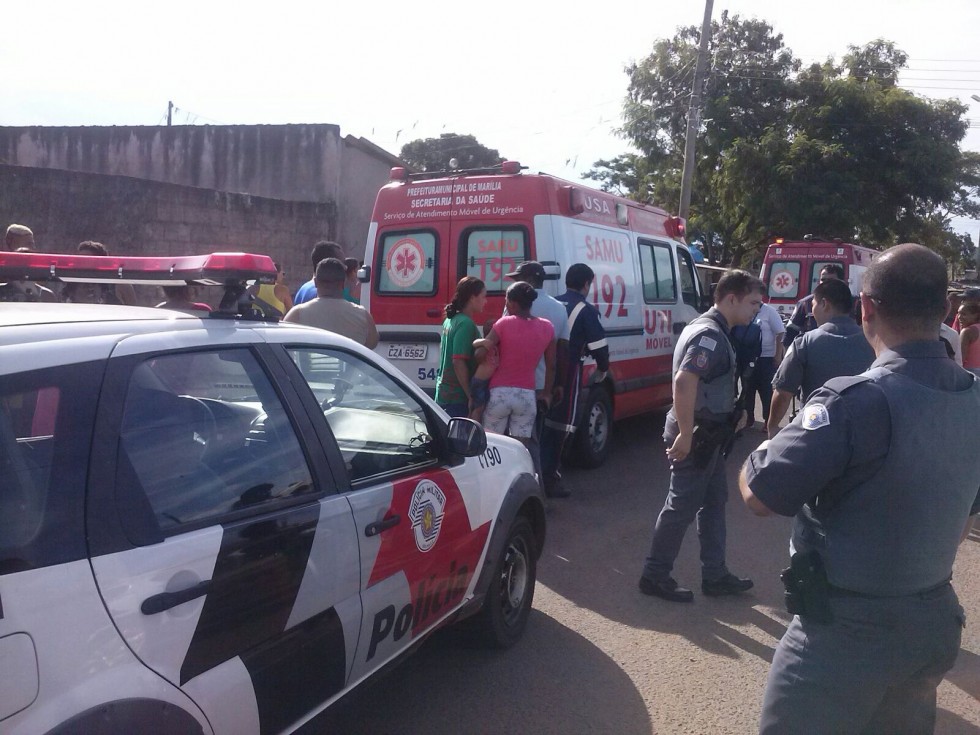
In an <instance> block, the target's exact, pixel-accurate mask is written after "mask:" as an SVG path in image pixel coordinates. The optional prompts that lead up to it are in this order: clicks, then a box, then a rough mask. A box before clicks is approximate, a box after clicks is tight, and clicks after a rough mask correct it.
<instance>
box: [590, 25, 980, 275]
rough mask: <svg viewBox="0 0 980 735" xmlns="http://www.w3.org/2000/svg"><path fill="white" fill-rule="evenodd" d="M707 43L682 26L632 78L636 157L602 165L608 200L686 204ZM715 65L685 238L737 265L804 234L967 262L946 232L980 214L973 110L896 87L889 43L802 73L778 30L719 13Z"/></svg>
mask: <svg viewBox="0 0 980 735" xmlns="http://www.w3.org/2000/svg"><path fill="white" fill-rule="evenodd" d="M698 36H699V31H698V29H697V28H695V27H693V26H692V27H688V28H681V29H680V30H679V31H678V33H677V34H676V35H675V36H674V37H673V38H671V39H667V40H660V41H658V42H657V43H656V44H655V45H654V50H653V53H651V54H650V56H648V57H647V58H645V59H643V60H641V61H640V62H637V63H634V64H631V65H629V66H627V67H626V73H627V75H628V77H629V83H628V88H627V98H626V101H625V103H624V106H623V127H622V128H621V133H622V135H623V136H624V137H625V138H626V140H628V141H629V142H630V143H631V144H632V145H633V146H634V147H635V148H636V150H637V151H638V153H635V154H634V153H630V154H624V155H622V156H619V157H617V158H615V159H612V160H604V161H597V162H596V163H595V164H594V166H593V169H592V170H591V171H589V172H588V173H587V174H586V175H587V176H588V177H590V178H593V179H595V180H596V181H599V182H600V184H601V186H602V187H603V188H604V189H610V190H617V191H620V192H621V193H625V194H627V195H629V196H632V197H633V198H636V199H638V200H640V201H656V202H658V203H660V204H661V205H666V206H668V207H670V206H671V205H672V204H673V203H674V202H676V201H678V199H679V191H680V172H681V170H682V166H683V148H684V134H685V130H686V115H687V106H688V99H689V95H690V89H691V83H692V78H693V69H694V61H695V58H696V54H697V44H698ZM711 54H712V56H711V63H710V68H709V72H708V75H707V78H706V81H705V88H704V90H703V96H704V104H703V111H702V121H701V128H700V133H699V137H698V141H697V155H698V159H697V162H696V172H695V180H694V189H693V196H692V204H691V221H690V223H689V227H688V229H689V231H690V232H691V233H692V235H693V236H695V237H697V238H699V239H701V240H703V241H705V242H706V243H708V245H709V255H713V256H714V257H715V259H716V260H718V261H720V262H722V263H725V264H729V263H731V264H739V263H741V262H743V261H749V260H752V259H754V258H756V257H758V255H759V253H760V250H761V248H762V247H763V246H764V245H765V244H766V243H767V242H768V241H769V240H770V238H771V237H772V236H775V235H784V236H786V237H800V236H802V235H804V234H807V233H813V234H817V235H824V236H827V237H842V238H847V239H851V240H855V241H858V242H865V243H869V244H873V245H882V246H885V245H889V244H892V243H894V242H901V241H905V240H913V239H914V240H917V241H920V242H923V243H924V244H926V245H929V246H930V247H933V248H935V249H936V250H937V251H940V252H944V253H954V252H960V251H962V250H963V245H962V243H961V242H960V241H959V239H957V238H956V237H955V236H953V235H952V233H951V232H950V230H949V222H950V219H951V217H953V216H976V214H977V213H978V205H977V194H978V185H980V156H977V155H976V154H964V153H963V152H962V151H960V149H959V143H960V141H961V140H962V139H963V137H964V135H965V133H966V129H967V123H966V122H965V120H964V119H963V115H964V113H965V112H966V108H965V107H964V106H963V105H961V104H960V103H959V102H957V101H955V100H927V99H924V98H921V97H917V96H915V95H914V94H912V93H910V92H908V91H906V90H903V89H900V88H899V87H898V86H897V82H898V78H899V73H900V71H901V69H902V68H903V67H904V65H905V63H906V61H907V56H906V55H905V54H904V53H903V52H902V51H901V50H899V49H898V48H896V47H895V45H894V44H893V43H891V42H889V41H885V40H882V39H878V40H876V41H873V42H872V43H869V44H867V45H865V46H863V47H853V46H852V47H850V49H849V51H848V53H847V54H845V55H844V57H843V58H842V59H841V61H840V62H839V63H838V62H835V61H834V59H833V58H828V59H827V61H825V62H824V63H822V64H813V65H811V66H809V67H807V68H803V66H802V64H801V63H800V62H799V61H798V60H797V59H795V58H794V57H793V54H792V52H791V51H790V50H789V49H787V48H786V47H785V46H784V45H783V42H782V37H781V36H780V35H778V34H774V33H773V29H772V27H771V26H770V25H768V24H767V23H765V22H764V21H759V20H749V21H743V20H741V19H740V18H739V17H738V16H729V15H728V14H727V13H722V15H721V19H720V21H719V22H715V23H713V24H712V39H711ZM711 250H714V252H710V251H711Z"/></svg>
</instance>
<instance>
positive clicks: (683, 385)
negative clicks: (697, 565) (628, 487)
mask: <svg viewBox="0 0 980 735" xmlns="http://www.w3.org/2000/svg"><path fill="white" fill-rule="evenodd" d="M763 290H764V286H763V284H762V282H761V281H760V280H759V279H758V278H755V277H754V276H752V275H750V274H749V273H746V272H745V271H742V270H730V271H727V272H726V273H725V274H724V275H723V276H722V277H721V280H719V281H718V285H717V286H716V288H715V305H714V307H712V308H711V309H709V310H708V311H707V312H705V313H704V314H703V315H702V316H700V317H698V318H697V319H695V320H694V321H692V322H691V323H690V324H689V325H688V326H687V327H685V328H684V331H683V332H681V335H680V337H679V338H678V340H677V345H676V346H675V347H674V381H673V391H674V394H673V398H674V405H673V407H672V408H671V409H670V412H669V413H668V414H667V421H666V423H665V425H664V440H665V441H666V442H667V446H668V449H667V458H668V459H669V460H670V490H669V492H668V493H667V500H666V502H665V503H664V507H663V510H661V511H660V516H659V517H658V518H657V523H656V526H655V527H654V529H653V543H652V545H651V548H650V555H649V556H648V557H647V559H646V564H645V565H644V567H643V574H642V576H641V577H640V582H639V586H640V591H641V592H643V593H644V594H647V595H654V596H656V597H661V598H663V599H665V600H669V601H671V602H691V601H693V599H694V593H693V592H692V591H691V590H689V589H685V588H683V587H680V586H678V584H677V582H676V581H675V580H674V579H673V577H671V576H670V575H671V571H672V570H673V567H674V560H675V559H676V558H677V554H678V552H679V551H680V548H681V542H682V541H683V540H684V534H685V532H686V531H687V528H688V526H690V525H691V522H692V521H693V520H694V519H695V517H696V518H697V520H698V538H699V539H700V541H701V590H702V592H704V594H706V595H711V596H717V595H730V594H736V593H738V592H744V591H746V590H748V589H751V588H752V581H751V580H749V579H741V578H739V577H736V576H735V575H734V574H732V573H731V572H729V571H728V567H727V566H726V565H725V534H726V529H725V503H726V502H727V500H728V484H727V481H726V479H725V458H724V456H723V450H724V447H725V445H726V444H727V443H728V442H729V441H730V440H731V438H732V437H733V436H734V433H735V431H736V430H739V429H741V428H742V426H743V425H744V423H745V412H744V411H741V412H740V413H741V414H742V415H741V417H736V416H735V415H734V414H735V372H736V358H735V350H734V349H733V347H732V344H731V341H730V338H729V330H730V329H731V327H733V326H736V325H746V324H749V323H750V322H751V321H752V320H753V319H755V315H756V313H758V311H759V307H760V306H761V304H762V293H763Z"/></svg>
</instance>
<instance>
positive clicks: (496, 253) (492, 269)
mask: <svg viewBox="0 0 980 735" xmlns="http://www.w3.org/2000/svg"><path fill="white" fill-rule="evenodd" d="M463 237H464V238H465V242H466V247H465V248H464V249H463V252H464V257H465V258H466V264H465V266H464V268H463V269H462V270H463V271H464V272H463V275H466V276H476V277H477V278H479V279H480V280H481V281H483V282H484V283H485V284H487V293H491V294H494V293H497V294H499V293H503V292H504V291H506V290H507V287H508V286H509V285H510V284H511V281H508V280H507V279H506V278H504V274H505V273H510V272H511V271H513V270H514V269H515V268H516V267H517V264H518V263H520V262H521V261H523V260H527V259H528V254H527V233H526V232H525V231H524V230H523V229H521V228H516V227H515V228H512V229H494V230H484V229H479V230H467V231H466V232H464V233H463Z"/></svg>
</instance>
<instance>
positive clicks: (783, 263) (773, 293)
mask: <svg viewBox="0 0 980 735" xmlns="http://www.w3.org/2000/svg"><path fill="white" fill-rule="evenodd" d="M767 277H768V280H769V298H771V299H795V298H797V294H799V292H800V264H799V263H798V262H797V261H795V260H776V261H773V262H772V263H770V267H769V269H768V276H767Z"/></svg>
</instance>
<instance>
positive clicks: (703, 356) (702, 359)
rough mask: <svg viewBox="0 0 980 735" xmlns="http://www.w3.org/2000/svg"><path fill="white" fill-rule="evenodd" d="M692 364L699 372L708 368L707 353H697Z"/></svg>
mask: <svg viewBox="0 0 980 735" xmlns="http://www.w3.org/2000/svg"><path fill="white" fill-rule="evenodd" d="M694 364H695V365H696V366H697V367H698V368H700V369H701V370H704V369H705V368H706V367H708V353H707V352H698V356H697V357H695V358H694Z"/></svg>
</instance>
